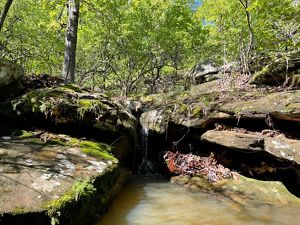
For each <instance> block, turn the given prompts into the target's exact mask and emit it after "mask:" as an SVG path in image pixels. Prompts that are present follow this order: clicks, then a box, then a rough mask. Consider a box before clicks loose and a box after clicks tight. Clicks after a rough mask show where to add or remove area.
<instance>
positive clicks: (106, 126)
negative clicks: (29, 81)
mask: <svg viewBox="0 0 300 225" xmlns="http://www.w3.org/2000/svg"><path fill="white" fill-rule="evenodd" d="M0 116H2V117H5V118H6V117H8V118H13V119H14V120H15V119H19V120H26V121H29V122H30V123H35V124H36V125H39V123H44V124H48V126H49V125H51V126H52V127H57V128H59V129H61V130H64V131H67V132H70V133H76V135H80V134H83V133H84V134H83V135H84V136H87V135H90V136H92V137H94V138H97V139H98V140H101V141H105V142H106V143H109V144H112V145H115V146H118V148H117V149H118V150H119V151H116V152H115V154H116V156H117V157H118V159H120V161H121V163H126V164H131V163H132V154H133V151H134V143H135V126H136V118H135V117H134V116H133V115H132V114H131V113H130V112H129V111H128V110H127V109H126V108H125V107H123V106H122V105H120V104H118V103H114V102H113V101H112V100H111V99H110V98H108V97H106V96H105V95H102V94H100V93H93V94H91V93H89V92H87V91H85V90H82V89H80V88H79V87H78V86H75V85H63V86H58V87H50V88H42V89H36V90H32V91H30V92H28V93H26V94H24V95H22V96H19V97H17V98H15V99H14V100H12V101H11V102H4V103H1V107H0Z"/></svg>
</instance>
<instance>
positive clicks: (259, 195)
mask: <svg viewBox="0 0 300 225" xmlns="http://www.w3.org/2000/svg"><path fill="white" fill-rule="evenodd" d="M171 182H173V183H176V184H180V185H184V186H186V187H188V188H190V189H192V190H195V191H209V192H212V191H213V192H215V193H219V194H220V195H217V196H216V197H219V198H221V199H222V200H224V201H226V202H228V203H230V204H232V206H233V207H238V209H241V208H245V207H255V206H257V205H263V204H265V205H277V206H283V205H295V206H296V207H300V199H299V198H297V197H296V196H294V195H292V194H291V193H290V192H289V191H288V190H287V189H286V188H285V186H284V185H283V184H282V183H281V182H279V181H260V180H255V179H250V178H247V177H244V176H242V175H239V176H238V177H236V179H230V180H224V181H220V182H218V183H213V184H212V183H209V182H208V181H207V180H206V179H205V178H203V177H201V176H189V175H180V176H177V177H172V179H171Z"/></svg>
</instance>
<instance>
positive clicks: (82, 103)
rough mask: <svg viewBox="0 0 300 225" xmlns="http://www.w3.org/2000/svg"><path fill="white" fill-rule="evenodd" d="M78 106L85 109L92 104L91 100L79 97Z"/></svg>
mask: <svg viewBox="0 0 300 225" xmlns="http://www.w3.org/2000/svg"><path fill="white" fill-rule="evenodd" d="M78 106H79V107H83V108H85V109H90V108H92V106H93V101H91V100H89V99H80V100H79V101H78Z"/></svg>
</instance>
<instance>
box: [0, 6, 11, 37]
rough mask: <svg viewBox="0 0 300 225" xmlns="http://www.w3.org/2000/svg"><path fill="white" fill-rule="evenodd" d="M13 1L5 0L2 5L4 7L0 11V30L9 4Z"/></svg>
mask: <svg viewBox="0 0 300 225" xmlns="http://www.w3.org/2000/svg"><path fill="white" fill-rule="evenodd" d="M12 3H13V0H7V1H6V3H5V5H4V8H3V9H2V11H1V15H0V31H1V29H2V27H3V24H4V21H5V18H6V16H7V13H8V10H9V8H10V6H11V4H12Z"/></svg>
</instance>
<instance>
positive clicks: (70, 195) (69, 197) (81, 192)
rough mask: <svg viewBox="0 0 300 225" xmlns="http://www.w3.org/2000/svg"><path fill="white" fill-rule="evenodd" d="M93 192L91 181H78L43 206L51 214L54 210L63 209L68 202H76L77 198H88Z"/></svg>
mask: <svg viewBox="0 0 300 225" xmlns="http://www.w3.org/2000/svg"><path fill="white" fill-rule="evenodd" d="M95 192H96V188H95V187H94V186H93V184H92V183H91V181H89V180H84V181H78V182H76V183H75V184H74V185H73V186H72V188H70V189H69V190H68V191H67V192H66V193H65V194H64V195H63V196H61V197H60V198H59V199H56V200H53V201H50V202H48V203H46V204H45V206H44V208H45V209H47V210H48V214H49V215H53V214H54V213H55V212H57V211H60V210H62V209H64V208H65V207H66V206H67V205H68V204H71V203H72V202H76V201H77V200H78V199H82V198H90V196H92V195H93V194H94V193H95Z"/></svg>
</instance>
